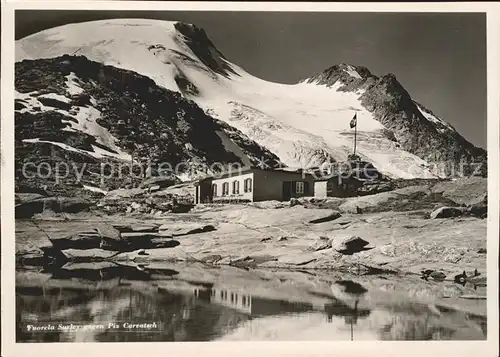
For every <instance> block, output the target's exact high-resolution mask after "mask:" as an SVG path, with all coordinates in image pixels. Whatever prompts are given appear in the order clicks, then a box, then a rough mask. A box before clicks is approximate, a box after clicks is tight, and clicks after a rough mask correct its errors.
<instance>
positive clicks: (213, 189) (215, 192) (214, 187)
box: [212, 183, 217, 197]
mask: <svg viewBox="0 0 500 357" xmlns="http://www.w3.org/2000/svg"><path fill="white" fill-rule="evenodd" d="M212 195H213V196H214V197H215V196H217V184H215V183H214V184H212Z"/></svg>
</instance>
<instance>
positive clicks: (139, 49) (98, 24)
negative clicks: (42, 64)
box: [16, 19, 236, 93]
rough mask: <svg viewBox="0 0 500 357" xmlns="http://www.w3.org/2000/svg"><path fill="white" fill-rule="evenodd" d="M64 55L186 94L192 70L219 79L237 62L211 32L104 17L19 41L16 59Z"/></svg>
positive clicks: (180, 24) (182, 25) (231, 71)
mask: <svg viewBox="0 0 500 357" xmlns="http://www.w3.org/2000/svg"><path fill="white" fill-rule="evenodd" d="M64 54H69V55H83V56H85V57H87V58H88V59H90V60H94V61H97V62H101V63H104V64H107V65H112V66H115V67H118V68H123V69H128V70H133V71H135V72H138V73H141V74H143V75H146V76H148V77H150V78H151V79H153V80H154V81H155V82H156V83H157V84H158V85H160V86H162V87H164V88H167V89H170V90H174V91H180V92H183V91H184V90H186V87H188V85H189V84H191V83H186V75H185V71H186V69H195V70H196V71H197V72H199V73H201V74H202V75H203V76H209V77H212V78H213V79H215V80H217V77H219V76H224V77H227V76H229V75H230V74H232V75H236V70H235V69H234V68H233V66H232V64H231V63H229V62H228V61H227V60H226V59H225V58H224V56H223V55H222V53H220V51H218V50H217V49H216V48H215V46H214V45H213V43H212V42H211V41H210V40H209V39H208V37H207V35H206V34H205V31H204V30H202V29H199V28H197V27H196V26H194V25H191V24H186V23H183V22H173V21H162V20H149V19H112V20H99V21H91V22H84V23H76V24H68V25H64V26H59V27H56V28H52V29H48V30H44V31H41V32H38V33H36V34H33V35H30V36H28V37H25V38H23V39H21V40H19V41H17V42H16V61H21V60H24V59H39V58H53V57H57V56H62V55H64ZM194 87H195V86H194ZM190 89H191V91H192V92H193V93H196V92H197V91H196V89H193V88H190Z"/></svg>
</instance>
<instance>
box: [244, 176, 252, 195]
mask: <svg viewBox="0 0 500 357" xmlns="http://www.w3.org/2000/svg"><path fill="white" fill-rule="evenodd" d="M244 191H245V192H252V179H251V178H247V179H245V182H244Z"/></svg>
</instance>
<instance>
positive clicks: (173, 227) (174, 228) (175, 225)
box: [159, 222, 215, 237]
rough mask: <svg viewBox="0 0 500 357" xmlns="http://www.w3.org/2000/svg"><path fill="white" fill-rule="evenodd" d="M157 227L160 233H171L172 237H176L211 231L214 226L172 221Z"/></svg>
mask: <svg viewBox="0 0 500 357" xmlns="http://www.w3.org/2000/svg"><path fill="white" fill-rule="evenodd" d="M159 229H160V233H161V234H167V235H168V234H171V235H172V236H173V237H178V236H184V235H188V234H197V233H205V232H211V231H214V230H215V227H214V226H213V225H211V224H200V223H192V222H172V223H167V224H164V225H162V226H160V228H159Z"/></svg>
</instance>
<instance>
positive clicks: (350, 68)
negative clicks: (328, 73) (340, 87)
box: [344, 64, 362, 79]
mask: <svg viewBox="0 0 500 357" xmlns="http://www.w3.org/2000/svg"><path fill="white" fill-rule="evenodd" d="M344 71H345V72H346V73H347V74H348V75H350V76H351V77H354V78H358V79H361V78H362V77H361V75H360V74H359V73H358V71H356V68H354V67H353V66H351V65H350V64H348V65H346V68H345V69H344Z"/></svg>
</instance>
